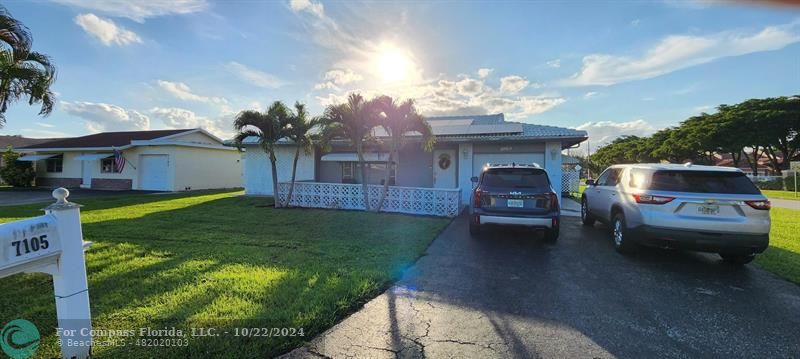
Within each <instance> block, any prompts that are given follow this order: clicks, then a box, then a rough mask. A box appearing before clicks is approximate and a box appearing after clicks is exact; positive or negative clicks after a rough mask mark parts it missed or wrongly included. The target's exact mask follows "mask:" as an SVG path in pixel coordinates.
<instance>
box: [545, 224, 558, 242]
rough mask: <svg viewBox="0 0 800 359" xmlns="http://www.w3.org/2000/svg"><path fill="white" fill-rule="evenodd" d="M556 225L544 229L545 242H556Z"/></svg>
mask: <svg viewBox="0 0 800 359" xmlns="http://www.w3.org/2000/svg"><path fill="white" fill-rule="evenodd" d="M558 232H559V229H558V227H555V228H552V229H548V230H545V231H544V241H545V242H547V243H556V242H557V241H558Z"/></svg>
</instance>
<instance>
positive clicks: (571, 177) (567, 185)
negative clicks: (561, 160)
mask: <svg viewBox="0 0 800 359" xmlns="http://www.w3.org/2000/svg"><path fill="white" fill-rule="evenodd" d="M580 177H581V174H580V172H579V171H578V170H576V169H574V168H573V169H569V170H567V169H564V170H562V171H561V192H563V193H573V192H578V191H580V189H579V187H580V184H581V178H580Z"/></svg>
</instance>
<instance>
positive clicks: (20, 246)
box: [11, 234, 50, 257]
mask: <svg viewBox="0 0 800 359" xmlns="http://www.w3.org/2000/svg"><path fill="white" fill-rule="evenodd" d="M11 245H12V246H14V248H15V249H16V250H17V257H19V256H21V255H23V254H28V253H31V252H38V251H39V250H40V249H47V248H48V247H50V243H49V242H48V241H47V235H46V234H45V235H42V236H39V237H31V238H30V239H28V238H25V239H23V240H21V241H13V242H11ZM23 250H24V253H23Z"/></svg>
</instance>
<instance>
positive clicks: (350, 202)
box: [278, 182, 461, 217]
mask: <svg viewBox="0 0 800 359" xmlns="http://www.w3.org/2000/svg"><path fill="white" fill-rule="evenodd" d="M368 190H369V201H370V208H375V206H377V205H378V200H380V196H381V192H382V191H383V186H380V185H368ZM288 193H289V183H285V182H284V183H278V198H279V200H280V201H281V202H284V201H286V196H287V195H288ZM290 205H291V206H294V207H307V208H332V209H361V210H363V209H364V196H363V194H362V187H361V185H360V184H344V183H321V182H295V184H294V192H292V203H291V204H290ZM460 208H461V190H460V189H458V188H453V189H442V188H421V187H398V186H389V191H388V193H387V194H386V200H385V201H384V203H383V208H381V211H383V212H397V213H409V214H423V215H431V216H443V217H455V216H456V215H458V212H459V210H460Z"/></svg>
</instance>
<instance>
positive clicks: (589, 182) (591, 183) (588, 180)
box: [586, 179, 596, 186]
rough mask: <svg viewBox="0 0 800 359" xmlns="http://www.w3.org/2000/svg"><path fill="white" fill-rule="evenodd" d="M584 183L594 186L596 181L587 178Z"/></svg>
mask: <svg viewBox="0 0 800 359" xmlns="http://www.w3.org/2000/svg"><path fill="white" fill-rule="evenodd" d="M586 185H587V186H594V185H596V183H595V182H594V180H593V179H587V180H586Z"/></svg>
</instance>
